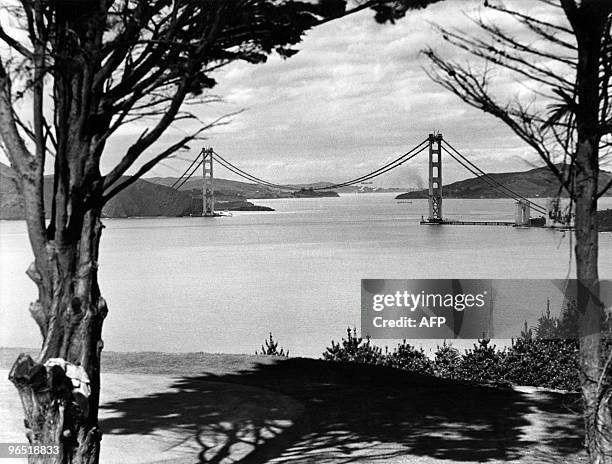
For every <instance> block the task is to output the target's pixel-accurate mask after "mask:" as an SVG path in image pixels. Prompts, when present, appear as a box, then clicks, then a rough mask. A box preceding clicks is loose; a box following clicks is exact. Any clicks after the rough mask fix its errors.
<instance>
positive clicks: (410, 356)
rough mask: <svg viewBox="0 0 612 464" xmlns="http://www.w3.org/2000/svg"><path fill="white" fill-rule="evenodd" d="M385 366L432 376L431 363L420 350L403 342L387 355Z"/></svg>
mask: <svg viewBox="0 0 612 464" xmlns="http://www.w3.org/2000/svg"><path fill="white" fill-rule="evenodd" d="M384 364H385V366H389V367H394V368H396V369H404V370H407V371H413V372H419V373H421V374H429V375H432V374H433V373H434V367H433V362H432V361H431V359H429V358H428V357H427V355H426V354H425V352H424V351H423V349H422V348H419V349H416V348H415V347H414V346H412V345H410V344H408V343H406V340H404V341H403V342H402V343H400V344H399V345H397V348H395V350H393V352H392V353H389V354H387V356H386V358H385V362H384Z"/></svg>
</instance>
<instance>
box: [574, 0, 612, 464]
mask: <svg viewBox="0 0 612 464" xmlns="http://www.w3.org/2000/svg"><path fill="white" fill-rule="evenodd" d="M562 5H563V8H564V10H565V13H566V15H567V18H568V19H569V21H570V23H571V25H572V28H573V29H574V32H575V33H576V40H577V43H578V66H577V68H576V95H577V99H578V105H577V107H576V129H577V145H576V153H575V156H574V163H575V172H576V176H575V179H574V187H575V188H574V190H575V191H574V199H575V204H576V219H575V228H576V247H575V253H576V274H577V278H578V308H579V309H580V310H581V324H580V332H581V333H580V367H581V388H582V397H583V404H584V420H585V432H586V447H587V451H588V453H589V459H590V462H591V464H605V463H611V462H612V428H611V426H612V416H611V410H610V406H611V405H610V403H609V399H610V398H609V392H610V390H609V389H610V385H609V383H608V381H607V380H606V379H605V378H604V375H605V373H604V372H603V365H604V361H603V359H602V329H603V324H602V322H603V315H604V308H603V306H602V304H601V302H600V300H599V297H600V293H599V275H598V247H599V243H598V230H597V193H598V178H599V141H600V138H601V133H600V128H599V111H600V108H599V106H600V101H599V72H600V60H601V53H602V50H601V48H602V47H601V40H602V36H603V30H604V29H603V28H604V24H605V21H606V18H607V15H608V14H609V8H610V7H609V6H608V5H606V4H605V2H599V1H598V0H590V1H584V2H582V3H581V4H580V6H578V5H577V4H576V3H574V2H571V1H569V0H563V1H562Z"/></svg>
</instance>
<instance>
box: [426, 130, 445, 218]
mask: <svg viewBox="0 0 612 464" xmlns="http://www.w3.org/2000/svg"><path fill="white" fill-rule="evenodd" d="M428 140H429V218H428V222H430V223H431V222H443V221H444V219H443V217H442V134H436V135H434V134H429V139H428Z"/></svg>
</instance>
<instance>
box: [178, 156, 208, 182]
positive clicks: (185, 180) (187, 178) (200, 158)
mask: <svg viewBox="0 0 612 464" xmlns="http://www.w3.org/2000/svg"><path fill="white" fill-rule="evenodd" d="M197 160H200V162H199V163H198V164H197V165H196V166H195V167H194V168H193V170H192V171H191V172H190V173H189V175H188V176H187V177H185V178H184V179H183V181H182V182H180V184H178V185H176V184H177V183H178V182H179V181H180V178H179V179H178V180H177V181H176V182H175V183H174V184H173V185H172V188H173V189H174V190H179V189H180V188H181V187H182V186H183V185H185V182H187V181H188V180H189V179H191V176H193V175H194V174H195V172H196V171H197V170H198V168H199V167H200V166H202V163H203V162H204V155H203V154H202V153H200V154H199V155H198V156H197V157H196V158H195V159H194V160H193V163H191V166H193V165H194V163H195V162H196V161H197ZM187 170H189V168H187ZM185 172H187V171H185ZM183 176H184V174H183Z"/></svg>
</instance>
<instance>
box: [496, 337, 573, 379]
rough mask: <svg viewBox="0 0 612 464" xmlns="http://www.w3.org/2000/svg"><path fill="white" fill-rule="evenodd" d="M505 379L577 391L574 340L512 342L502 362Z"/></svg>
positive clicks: (521, 340) (525, 340) (520, 339)
mask: <svg viewBox="0 0 612 464" xmlns="http://www.w3.org/2000/svg"><path fill="white" fill-rule="evenodd" d="M501 371H502V372H503V375H504V379H505V380H507V381H509V382H511V383H513V384H518V385H533V386H537V387H546V388H556V389H563V390H577V389H578V387H579V386H580V380H579V372H580V371H579V366H578V342H577V341H576V340H538V339H535V340H534V339H526V338H519V339H518V340H513V342H512V346H511V347H510V348H508V349H507V350H506V352H505V354H504V357H503V359H502V361H501Z"/></svg>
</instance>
